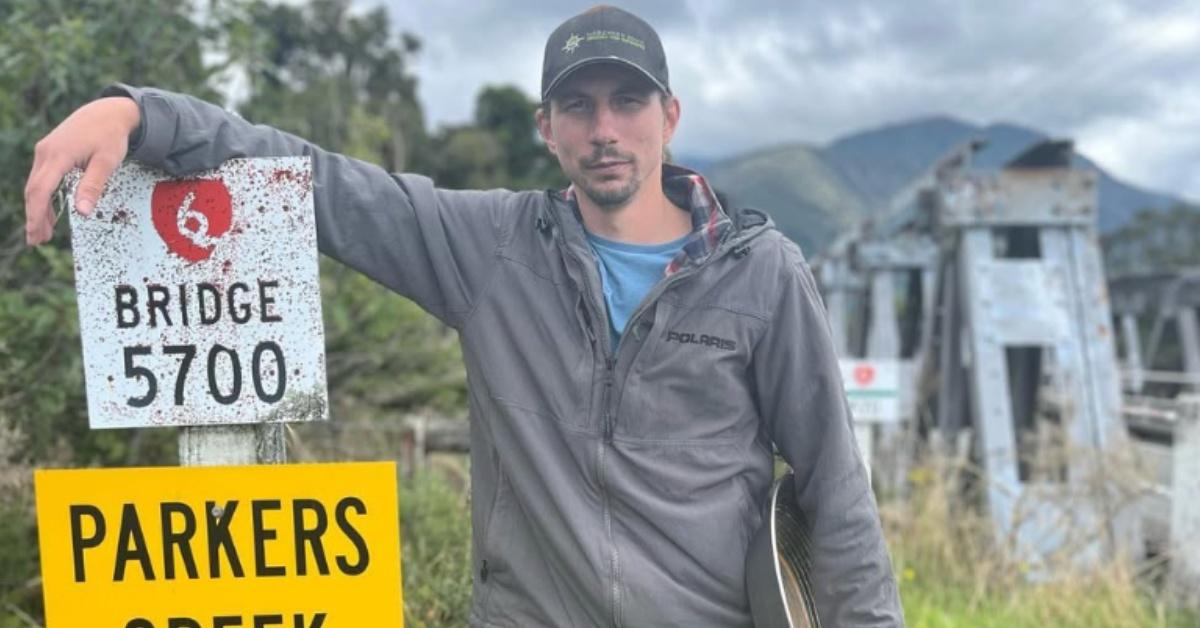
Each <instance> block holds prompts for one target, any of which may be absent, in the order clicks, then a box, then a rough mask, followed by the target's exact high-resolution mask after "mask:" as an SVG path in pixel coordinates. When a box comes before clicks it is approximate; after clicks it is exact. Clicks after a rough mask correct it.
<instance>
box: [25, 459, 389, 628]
mask: <svg viewBox="0 0 1200 628" xmlns="http://www.w3.org/2000/svg"><path fill="white" fill-rule="evenodd" d="M34 476H35V485H36V490H37V517H38V537H39V545H40V547H41V554H42V586H43V590H44V593H45V601H46V623H47V626H48V627H49V628H60V627H62V628H74V627H77V626H88V627H89V628H240V627H245V628H268V627H278V628H358V627H363V626H371V627H373V628H374V627H379V628H394V627H399V626H402V625H403V618H402V613H401V609H402V606H403V604H402V599H401V584H400V531H399V525H398V517H399V513H398V510H397V501H396V469H395V464H393V463H382V462H381V463H348V464H301V465H263V466H245V467H164V468H134V469H89V470H61V471H60V470H44V471H37V472H36V473H35V474H34Z"/></svg>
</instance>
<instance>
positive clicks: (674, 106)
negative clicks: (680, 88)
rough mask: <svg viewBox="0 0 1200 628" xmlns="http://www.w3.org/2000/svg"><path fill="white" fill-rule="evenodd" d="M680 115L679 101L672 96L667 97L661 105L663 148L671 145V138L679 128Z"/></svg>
mask: <svg viewBox="0 0 1200 628" xmlns="http://www.w3.org/2000/svg"><path fill="white" fill-rule="evenodd" d="M680 113H681V109H680V106H679V99H678V98H676V97H675V96H673V95H672V96H670V97H668V98H667V101H666V102H665V103H663V146H666V145H667V144H670V143H671V137H672V136H674V135H675V129H676V127H678V126H679V115H680Z"/></svg>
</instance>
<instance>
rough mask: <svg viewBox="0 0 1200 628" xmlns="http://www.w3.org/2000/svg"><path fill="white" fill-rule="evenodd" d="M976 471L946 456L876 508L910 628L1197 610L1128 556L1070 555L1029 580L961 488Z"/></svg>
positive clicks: (1156, 619)
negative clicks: (1086, 562) (1087, 562)
mask: <svg viewBox="0 0 1200 628" xmlns="http://www.w3.org/2000/svg"><path fill="white" fill-rule="evenodd" d="M963 477H974V478H976V480H979V475H978V473H976V472H975V470H973V469H972V468H970V467H969V465H965V464H962V463H956V462H953V461H949V460H945V459H935V460H931V461H928V462H926V463H924V464H923V466H918V467H916V468H914V469H913V470H912V472H911V473H910V475H909V480H910V482H909V494H908V496H907V498H906V499H904V500H902V501H901V500H894V501H890V502H887V503H884V504H883V505H882V506H881V516H882V518H883V522H884V528H885V533H886V534H887V537H888V544H889V548H890V550H891V552H892V560H893V563H894V565H895V568H896V573H897V577H898V580H899V583H900V593H901V598H902V600H903V603H904V611H905V617H906V618H907V622H908V625H909V626H912V627H916V628H958V627H964V628H965V627H971V628H975V627H979V628H992V627H995V628H1021V627H1026V626H1028V627H1031V628H1032V627H1037V628H1042V627H1045V626H1052V627H1062V628H1073V627H1079V628H1125V627H1130V628H1133V627H1142V626H1150V627H1162V628H1176V627H1178V628H1183V627H1185V626H1187V627H1196V626H1200V615H1196V614H1190V613H1187V612H1185V611H1182V610H1172V609H1171V608H1170V606H1169V604H1168V601H1167V599H1166V597H1165V596H1164V595H1163V594H1162V593H1160V592H1159V591H1158V590H1157V588H1156V587H1155V586H1154V585H1153V583H1152V582H1151V581H1150V579H1149V578H1148V577H1146V576H1144V575H1141V574H1139V573H1138V571H1137V570H1136V569H1135V567H1134V565H1133V564H1132V562H1131V560H1129V559H1125V558H1116V559H1111V560H1107V561H1104V562H1103V563H1101V564H1099V565H1097V566H1093V567H1089V568H1082V567H1080V566H1078V564H1077V562H1076V561H1074V560H1072V556H1071V555H1070V554H1068V555H1064V556H1057V557H1054V558H1053V559H1052V560H1050V561H1048V563H1047V564H1046V566H1045V567H1044V568H1041V569H1040V570H1039V572H1038V574H1036V575H1037V577H1030V575H1031V574H1030V573H1029V572H1030V567H1029V566H1028V565H1027V564H1026V563H1025V562H1023V561H1022V560H1021V558H1020V557H1019V556H1017V555H1015V552H1013V549H1012V546H1011V544H1010V543H1007V542H1006V540H1004V539H997V538H996V535H995V534H994V533H993V528H992V522H991V520H990V519H989V518H987V517H985V516H984V515H983V514H982V513H981V511H980V509H979V508H977V507H976V503H975V500H973V499H972V498H971V497H970V496H969V495H970V493H969V492H967V493H964V491H963V490H962V483H961V482H960V481H959V480H961V479H962V478H963Z"/></svg>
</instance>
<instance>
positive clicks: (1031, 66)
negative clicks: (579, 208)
mask: <svg viewBox="0 0 1200 628" xmlns="http://www.w3.org/2000/svg"><path fill="white" fill-rule="evenodd" d="M364 4H366V3H365V2H364ZM591 4H593V3H592V2H564V3H555V4H553V5H546V4H544V3H541V2H534V1H532V0H529V1H521V2H501V1H500V0H491V1H489V2H470V3H468V2H463V1H462V0H450V1H448V2H435V1H434V0H415V1H412V0H408V1H405V2H400V1H399V0H392V15H393V17H394V19H395V21H396V24H397V26H398V27H399V28H402V29H407V30H411V31H413V32H415V33H416V34H418V35H419V36H420V37H421V38H422V39H423V40H424V42H425V49H424V50H423V52H422V53H421V55H420V57H419V59H418V61H417V64H416V66H415V72H416V73H417V75H418V79H419V85H420V94H421V98H422V100H423V103H424V105H425V108H426V113H427V116H428V117H429V119H430V120H432V121H434V122H435V123H437V122H443V123H449V122H460V121H464V120H467V119H469V117H470V114H471V108H472V104H473V101H474V97H475V93H476V92H477V91H478V89H479V88H480V87H482V86H483V85H484V84H489V83H493V84H494V83H510V84H516V85H518V86H519V87H521V88H522V89H524V90H526V91H527V92H528V93H530V94H531V95H532V94H536V93H537V90H538V83H539V80H540V67H541V55H542V48H543V46H544V44H545V37H546V36H547V35H548V34H549V33H550V31H551V30H553V28H554V27H555V26H557V25H558V24H559V23H560V22H561V21H562V20H563V19H565V18H566V17H568V16H570V15H572V14H574V13H576V12H578V11H580V10H582V9H584V8H585V7H587V6H590V5H591ZM622 6H625V7H626V8H628V9H630V10H632V11H634V12H635V13H638V14H639V15H641V16H642V17H643V18H645V19H646V20H647V21H649V22H650V23H651V24H653V25H654V26H655V27H656V28H657V29H658V31H659V33H660V35H661V36H662V38H663V41H664V46H665V47H666V49H667V53H668V57H669V61H670V66H671V75H672V86H673V88H674V89H675V91H676V93H677V94H678V95H679V96H680V99H681V101H682V103H683V110H684V116H683V122H682V125H681V127H680V130H679V133H678V134H677V135H676V139H675V142H674V146H673V148H674V150H675V152H676V153H677V154H693V155H702V156H728V155H731V154H735V153H737V152H740V151H744V150H748V149H752V148H755V147H759V146H763V145H768V144H777V143H781V142H807V143H814V144H819V143H823V142H826V141H829V140H830V139H833V138H835V137H837V136H839V135H842V134H845V133H848V132H853V131H856V130H860V129H863V128H867V127H873V126H878V125H880V124H884V123H888V122H893V121H897V120H903V119H906V118H910V117H914V116H919V115H929V114H935V113H939V114H941V113H944V114H949V115H952V116H956V117H959V118H963V119H966V120H970V121H973V122H977V123H989V122H995V121H1004V122H1013V123H1017V124H1022V125H1026V126H1031V127H1035V128H1037V129H1039V130H1042V131H1045V132H1047V133H1049V134H1051V135H1054V136H1062V137H1075V138H1076V139H1077V140H1078V145H1079V147H1080V149H1081V150H1082V151H1083V152H1085V153H1088V154H1089V156H1091V157H1093V158H1095V159H1096V160H1098V161H1099V162H1100V163H1102V164H1104V165H1105V166H1106V167H1108V168H1111V169H1112V170H1113V173H1114V174H1115V175H1117V176H1119V177H1121V178H1124V179H1127V180H1129V181H1131V182H1134V183H1139V184H1142V185H1145V186H1148V187H1153V188H1156V189H1162V190H1167V191H1171V192H1175V193H1183V194H1186V195H1188V196H1190V197H1192V198H1197V199H1200V174H1198V170H1200V169H1197V168H1196V167H1195V166H1193V164H1196V163H1198V162H1197V157H1200V155H1198V152H1200V148H1198V146H1200V139H1194V138H1200V134H1197V130H1200V129H1198V128H1197V124H1196V122H1195V120H1196V119H1197V116H1196V115H1195V114H1194V112H1195V111H1197V110H1198V109H1197V108H1196V106H1195V105H1196V104H1197V102H1198V101H1200V70H1197V69H1196V68H1197V65H1196V62H1195V59H1197V58H1200V6H1198V5H1195V4H1192V3H1178V2H1172V1H1168V0H1158V1H1145V0H1095V1H1093V2H1087V3H1029V2H1017V1H1016V0H1008V1H998V2H992V3H964V2H959V1H955V0H910V1H909V2H883V1H879V2H868V1H866V0H842V1H841V2H823V1H819V0H799V1H798V0H767V1H763V2H755V3H753V4H746V3H739V2H733V1H732V0H689V1H687V2H683V3H663V2H650V1H645V2H627V3H622ZM1185 103H1186V106H1185Z"/></svg>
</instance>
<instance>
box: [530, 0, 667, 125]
mask: <svg viewBox="0 0 1200 628" xmlns="http://www.w3.org/2000/svg"><path fill="white" fill-rule="evenodd" d="M596 63H618V64H621V65H625V66H628V67H631V68H633V69H635V70H638V71H639V72H641V73H642V74H644V75H645V76H646V78H648V79H650V81H651V82H653V83H654V84H655V85H656V86H657V87H658V88H659V89H661V90H663V91H664V92H666V93H668V94H669V93H671V88H670V82H669V81H668V80H667V55H666V54H665V53H664V52H663V47H662V42H661V41H659V39H658V33H656V32H654V29H653V28H652V27H651V26H650V25H649V24H647V23H646V22H645V21H644V20H642V18H640V17H638V16H636V15H634V14H632V13H630V12H628V11H624V10H621V9H618V8H617V7H614V6H609V5H598V6H594V7H592V8H590V9H588V10H586V11H584V12H583V13H580V14H579V15H576V16H575V17H573V18H571V19H569V20H567V21H566V22H563V23H562V25H560V26H559V27H558V28H556V29H554V32H553V33H551V34H550V38H549V39H547V40H546V54H545V57H544V58H543V60H542V101H543V102H545V101H547V100H549V99H550V92H552V91H554V88H555V87H558V85H559V83H562V81H563V79H565V78H567V77H568V76H570V75H571V73H572V72H574V71H575V70H578V69H579V68H582V67H585V66H589V65H593V64H596Z"/></svg>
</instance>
